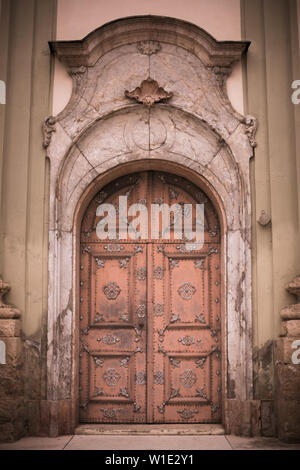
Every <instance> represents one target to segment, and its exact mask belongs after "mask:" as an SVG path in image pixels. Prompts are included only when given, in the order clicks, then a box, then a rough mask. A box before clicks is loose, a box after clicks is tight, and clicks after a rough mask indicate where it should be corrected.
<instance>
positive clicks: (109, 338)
mask: <svg viewBox="0 0 300 470" xmlns="http://www.w3.org/2000/svg"><path fill="white" fill-rule="evenodd" d="M120 341H121V339H120V338H118V337H117V336H114V335H104V336H103V338H102V343H104V344H116V343H119V342H120Z"/></svg>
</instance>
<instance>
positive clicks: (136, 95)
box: [125, 77, 173, 108]
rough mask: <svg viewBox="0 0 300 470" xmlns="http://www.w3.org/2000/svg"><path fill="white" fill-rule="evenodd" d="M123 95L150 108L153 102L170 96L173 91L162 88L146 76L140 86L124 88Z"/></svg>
mask: <svg viewBox="0 0 300 470" xmlns="http://www.w3.org/2000/svg"><path fill="white" fill-rule="evenodd" d="M125 96H126V97H127V98H131V99H134V100H136V101H137V102H138V103H142V104H144V105H145V106H147V107H148V108H150V107H151V106H152V105H153V104H154V103H159V102H160V101H163V100H167V99H169V98H172V96H173V93H172V92H171V91H170V92H168V91H166V90H164V89H163V88H162V87H160V86H159V85H158V83H157V81H155V80H153V79H152V78H150V77H148V78H147V80H143V81H142V83H141V84H140V86H138V87H136V88H135V89H134V90H132V91H128V90H125Z"/></svg>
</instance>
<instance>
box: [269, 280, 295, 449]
mask: <svg viewBox="0 0 300 470" xmlns="http://www.w3.org/2000/svg"><path fill="white" fill-rule="evenodd" d="M286 289H287V291H288V292H289V293H290V294H294V295H296V296H297V299H298V302H297V303H296V304H293V305H289V306H288V307H285V308H283V309H282V310H281V313H280V316H281V332H280V338H279V339H278V340H277V341H276V345H275V375H276V409H277V420H278V421H277V425H278V436H279V438H280V439H282V440H284V441H290V442H298V441H299V442H300V363H298V361H299V359H300V276H298V277H296V278H295V279H294V281H292V282H291V283H290V284H288V285H287V287H286ZM297 351H299V353H297Z"/></svg>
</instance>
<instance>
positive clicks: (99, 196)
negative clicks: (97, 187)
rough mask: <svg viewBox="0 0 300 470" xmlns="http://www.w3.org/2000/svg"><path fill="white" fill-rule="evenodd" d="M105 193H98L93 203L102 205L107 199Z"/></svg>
mask: <svg viewBox="0 0 300 470" xmlns="http://www.w3.org/2000/svg"><path fill="white" fill-rule="evenodd" d="M107 196H108V195H107V193H106V192H105V191H100V192H99V193H98V194H97V196H96V197H95V201H96V202H97V203H98V204H102V202H103V201H105V199H106V198H107Z"/></svg>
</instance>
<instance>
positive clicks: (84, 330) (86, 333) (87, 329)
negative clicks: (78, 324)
mask: <svg viewBox="0 0 300 470" xmlns="http://www.w3.org/2000/svg"><path fill="white" fill-rule="evenodd" d="M89 330H90V328H89V326H88V327H87V328H82V329H81V334H82V335H86V336H87V335H88V334H89Z"/></svg>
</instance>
